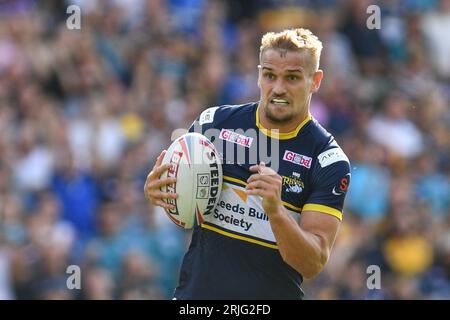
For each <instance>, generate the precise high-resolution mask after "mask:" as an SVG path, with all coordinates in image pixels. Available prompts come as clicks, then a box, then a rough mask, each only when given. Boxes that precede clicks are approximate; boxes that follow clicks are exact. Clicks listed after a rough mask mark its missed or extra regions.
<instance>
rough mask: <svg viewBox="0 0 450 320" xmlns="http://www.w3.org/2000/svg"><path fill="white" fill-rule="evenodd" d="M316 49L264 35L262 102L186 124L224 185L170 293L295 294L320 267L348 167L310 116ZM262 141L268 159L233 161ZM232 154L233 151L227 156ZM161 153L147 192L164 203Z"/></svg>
mask: <svg viewBox="0 0 450 320" xmlns="http://www.w3.org/2000/svg"><path fill="white" fill-rule="evenodd" d="M321 50H322V43H321V42H320V40H319V39H318V38H317V37H316V36H315V35H313V34H312V33H311V32H310V31H309V30H307V29H302V28H299V29H289V30H284V31H282V32H279V33H272V32H271V33H267V34H265V35H264V36H263V38H262V41H261V47H260V65H259V66H258V68H259V74H258V86H259V88H260V100H259V101H258V102H252V103H247V104H243V105H227V106H220V107H213V108H209V109H206V110H205V111H204V112H203V113H202V114H201V115H200V116H199V118H198V119H197V120H196V121H194V123H193V125H192V126H191V128H190V131H196V132H200V133H202V134H205V136H207V137H208V138H210V139H211V141H213V143H214V144H215V145H216V144H217V145H216V147H217V148H218V150H220V152H221V156H222V157H223V159H224V161H223V166H222V167H223V174H224V183H223V186H222V192H221V196H220V199H219V202H218V205H217V206H216V208H215V209H214V211H213V212H212V213H211V214H209V215H205V216H204V221H203V222H202V224H201V225H199V226H196V227H195V228H194V231H193V236H192V240H191V244H190V246H189V249H188V251H187V253H186V254H185V256H184V260H183V263H182V266H181V271H180V276H179V282H178V286H177V288H176V289H175V293H174V298H176V299H302V298H303V296H304V293H303V290H302V289H301V283H302V281H303V279H304V278H307V279H308V278H313V277H315V276H317V275H318V274H319V273H320V272H321V271H322V270H323V268H324V266H325V265H326V263H327V261H328V259H329V257H330V253H331V250H332V247H333V243H334V241H335V238H336V234H337V232H338V229H339V225H340V223H341V221H342V209H343V204H344V199H345V195H346V191H347V189H348V186H349V183H350V163H349V160H348V158H347V156H346V155H345V153H344V152H343V151H342V149H341V148H340V147H339V145H338V144H337V142H336V141H335V139H334V137H333V136H332V135H331V134H329V133H328V132H327V131H326V130H325V129H324V128H323V127H322V126H321V125H320V124H319V123H318V122H317V121H316V120H315V119H314V118H313V117H312V115H311V114H310V101H311V96H312V94H313V93H315V92H317V90H318V89H319V86H320V83H321V80H322V77H323V71H322V70H320V69H319V61H320V53H321ZM212 129H215V130H212ZM211 132H214V134H211ZM246 132H256V133H258V136H256V137H255V136H251V134H250V133H248V134H247V133H246ZM263 140H265V141H269V142H268V144H269V145H273V144H272V142H276V143H277V146H278V152H277V153H273V152H272V154H271V155H270V159H269V160H270V161H266V162H263V161H262V157H261V156H260V155H257V158H256V161H254V162H253V163H252V161H250V160H247V161H244V162H242V161H240V160H241V159H237V158H236V154H239V150H241V151H243V154H246V155H249V154H252V153H255V152H256V154H258V150H259V149H258V146H259V147H260V143H261V142H262V141H263ZM219 143H222V144H223V145H229V146H230V145H232V148H224V147H223V145H222V147H221V146H219ZM230 150H234V151H237V152H236V154H233V155H232V156H230V155H229V154H228V153H230ZM164 152H165V151H163V152H162V153H161V155H160V156H159V158H158V160H157V162H156V164H155V166H154V168H153V170H152V171H151V172H150V174H149V175H148V178H147V181H146V184H145V193H146V196H147V197H148V199H149V200H150V201H151V202H152V203H153V204H155V205H159V206H162V207H165V208H168V207H170V205H169V204H166V203H164V202H163V199H164V197H169V196H170V195H168V194H166V193H163V192H162V191H161V190H160V187H161V186H163V185H166V184H170V183H173V182H174V180H172V179H164V180H161V179H160V175H161V173H162V172H164V170H166V169H167V166H162V165H161V160H162V158H163V156H164ZM241 154H242V153H241ZM249 158H251V157H249ZM269 162H270V165H269ZM275 164H276V165H275ZM273 168H275V169H273Z"/></svg>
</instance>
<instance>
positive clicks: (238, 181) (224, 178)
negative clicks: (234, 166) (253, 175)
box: [223, 176, 247, 187]
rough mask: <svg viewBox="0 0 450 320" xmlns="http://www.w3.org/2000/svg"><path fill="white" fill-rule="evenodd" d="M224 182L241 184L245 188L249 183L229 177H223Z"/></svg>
mask: <svg viewBox="0 0 450 320" xmlns="http://www.w3.org/2000/svg"><path fill="white" fill-rule="evenodd" d="M223 180H225V181H230V182H234V183H237V184H240V185H241V186H243V187H246V186H247V182H245V181H243V180H240V179H236V178H233V177H229V176H223Z"/></svg>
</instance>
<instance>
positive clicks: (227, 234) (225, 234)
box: [202, 223, 278, 249]
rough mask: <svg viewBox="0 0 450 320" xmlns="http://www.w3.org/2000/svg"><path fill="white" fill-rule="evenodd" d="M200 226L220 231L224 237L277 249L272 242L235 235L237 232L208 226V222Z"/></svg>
mask: <svg viewBox="0 0 450 320" xmlns="http://www.w3.org/2000/svg"><path fill="white" fill-rule="evenodd" d="M202 228H205V229H208V230H211V231H214V232H217V233H220V234H221V235H224V236H226V237H230V238H234V239H238V240H243V241H247V242H251V243H254V244H259V245H260V246H264V247H267V248H272V249H278V246H276V245H274V244H270V243H265V242H263V241H259V240H255V239H251V238H247V237H244V236H241V235H237V234H234V233H231V232H226V231H223V230H220V229H219V228H215V227H213V226H210V225H208V224H204V223H203V224H202Z"/></svg>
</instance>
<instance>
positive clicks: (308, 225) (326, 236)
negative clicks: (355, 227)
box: [299, 211, 341, 256]
mask: <svg viewBox="0 0 450 320" xmlns="http://www.w3.org/2000/svg"><path fill="white" fill-rule="evenodd" d="M340 224H341V221H340V220H339V219H338V218H337V217H334V216H332V215H329V214H326V213H323V212H318V211H303V212H302V214H301V216H300V221H299V225H300V228H302V230H304V231H306V232H308V233H311V234H313V235H315V236H317V237H318V239H319V241H320V246H321V248H322V250H325V251H326V252H327V256H328V255H329V253H330V251H331V248H332V247H333V244H334V241H335V240H336V235H337V232H338V230H339V226H340Z"/></svg>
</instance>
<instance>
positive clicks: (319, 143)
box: [309, 118, 350, 168]
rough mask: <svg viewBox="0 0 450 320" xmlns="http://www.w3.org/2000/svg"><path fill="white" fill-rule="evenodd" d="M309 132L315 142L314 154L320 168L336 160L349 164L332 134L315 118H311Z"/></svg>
mask: <svg viewBox="0 0 450 320" xmlns="http://www.w3.org/2000/svg"><path fill="white" fill-rule="evenodd" d="M309 132H310V134H311V136H312V140H314V143H315V147H316V148H315V156H316V158H317V160H318V162H317V163H318V165H319V166H320V167H321V168H324V167H327V166H330V165H332V164H334V163H337V162H344V163H346V165H345V166H349V165H350V160H349V158H348V157H347V155H346V154H345V152H344V150H342V148H341V147H340V145H339V144H338V142H337V141H336V139H335V138H334V136H333V135H332V134H331V133H329V132H328V131H327V130H326V129H325V128H324V127H323V126H322V125H321V124H320V123H319V122H318V121H317V120H316V119H314V118H313V119H312V121H311V128H310V129H309Z"/></svg>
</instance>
